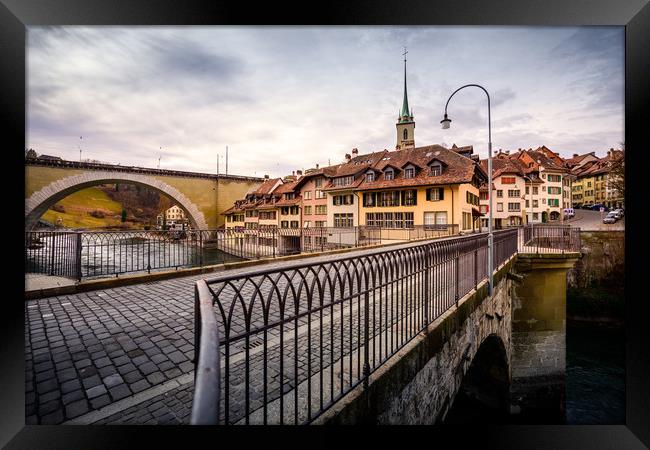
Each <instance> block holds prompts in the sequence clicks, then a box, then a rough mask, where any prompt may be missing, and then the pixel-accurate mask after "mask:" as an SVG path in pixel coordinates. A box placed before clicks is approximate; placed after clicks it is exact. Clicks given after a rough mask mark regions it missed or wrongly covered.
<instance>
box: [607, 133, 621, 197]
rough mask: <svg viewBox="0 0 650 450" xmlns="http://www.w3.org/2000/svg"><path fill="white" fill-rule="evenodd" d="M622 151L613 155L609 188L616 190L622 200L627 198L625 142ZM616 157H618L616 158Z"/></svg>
mask: <svg viewBox="0 0 650 450" xmlns="http://www.w3.org/2000/svg"><path fill="white" fill-rule="evenodd" d="M621 148H622V150H621V151H620V152H616V153H612V158H611V161H610V171H609V186H610V187H611V189H615V190H616V191H617V192H618V194H619V197H620V198H623V199H624V198H625V142H622V143H621ZM614 155H616V156H614Z"/></svg>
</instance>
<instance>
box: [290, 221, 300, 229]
mask: <svg viewBox="0 0 650 450" xmlns="http://www.w3.org/2000/svg"><path fill="white" fill-rule="evenodd" d="M299 226H300V225H299V222H298V221H297V220H292V221H291V228H298V227H299Z"/></svg>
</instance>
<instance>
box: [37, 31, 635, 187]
mask: <svg viewBox="0 0 650 450" xmlns="http://www.w3.org/2000/svg"><path fill="white" fill-rule="evenodd" d="M402 46H407V48H408V94H409V105H410V106H411V108H412V109H413V112H414V115H415V123H416V129H415V140H416V145H417V146H422V145H429V144H442V145H449V146H450V145H451V144H452V143H456V144H457V145H459V146H462V145H473V146H474V149H475V151H478V153H479V154H481V156H482V157H485V156H487V107H486V99H485V94H484V93H483V92H482V91H480V90H479V89H475V88H469V89H465V90H463V91H462V92H460V93H459V94H457V95H456V96H454V98H453V99H452V101H451V103H450V105H449V117H450V118H451V119H452V120H453V122H452V126H451V128H450V129H449V130H442V129H441V128H440V123H439V122H440V120H441V119H442V114H443V111H444V105H445V102H446V100H447V98H448V97H449V95H450V94H451V93H452V92H453V91H454V90H455V89H456V88H458V87H460V86H462V85H463V84H467V83H476V84H481V85H483V86H484V87H485V88H487V89H488V91H489V92H490V95H491V98H492V122H493V123H492V137H493V148H494V150H497V149H499V148H503V149H504V150H506V149H508V150H515V151H516V150H517V149H518V148H529V147H532V148H535V147H538V146H540V145H546V146H547V147H549V148H550V149H552V150H554V151H559V152H560V154H561V155H563V156H569V157H570V156H571V155H572V154H573V153H584V152H590V151H595V152H596V154H597V155H598V156H603V155H605V153H606V151H607V150H608V149H609V148H610V147H615V148H618V147H620V143H621V142H622V141H623V140H624V91H623V87H624V29H623V27H579V28H576V27H571V28H569V27H361V26H356V27H231V26H228V27H223V26H219V27H212V26H211V27H30V28H29V29H28V34H27V70H28V75H27V88H28V98H27V147H28V148H29V147H31V148H34V149H35V150H36V151H37V152H38V153H39V154H40V153H46V154H51V155H58V156H61V157H63V158H64V159H71V160H78V159H79V147H80V146H81V149H82V150H83V152H82V157H83V158H84V159H86V158H91V159H96V160H100V161H103V162H110V163H120V164H122V165H138V166H145V167H157V165H158V158H159V156H160V157H161V160H160V167H161V168H165V169H177V170H190V171H198V172H211V173H214V172H215V171H216V166H217V157H218V155H219V154H220V155H221V163H220V168H221V171H222V172H223V171H224V170H225V163H224V158H223V156H224V153H225V147H226V145H227V146H228V147H229V169H228V172H229V173H231V174H240V175H257V176H261V175H263V174H269V175H271V176H280V175H285V174H287V173H289V172H291V171H292V170H296V169H306V168H309V167H313V166H314V165H315V164H316V163H319V164H321V165H325V164H327V163H328V162H331V163H332V164H335V163H338V162H341V161H342V160H343V158H344V155H345V153H348V152H350V150H351V149H352V148H353V147H357V148H358V149H359V152H360V153H365V152H371V151H377V150H383V149H384V148H387V149H390V150H392V149H394V147H395V139H396V131H395V122H396V119H397V113H398V110H399V108H400V106H401V102H402V92H403V60H402V52H403V48H402ZM80 136H83V139H80V138H79V137H80ZM161 147H162V149H161Z"/></svg>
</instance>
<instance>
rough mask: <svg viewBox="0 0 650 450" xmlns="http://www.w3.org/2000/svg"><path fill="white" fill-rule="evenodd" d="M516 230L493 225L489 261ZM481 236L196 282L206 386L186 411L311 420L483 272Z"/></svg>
mask: <svg viewBox="0 0 650 450" xmlns="http://www.w3.org/2000/svg"><path fill="white" fill-rule="evenodd" d="M520 241H521V238H520V230H519V229H509V230H501V231H496V232H495V233H494V266H495V267H499V265H501V264H503V263H504V262H506V261H507V260H508V259H509V258H510V257H512V256H513V255H514V254H515V253H516V252H517V250H518V244H519V243H520ZM487 242H488V236H487V234H486V233H480V234H471V235H467V236H462V237H452V238H445V239H439V240H434V241H427V242H425V243H407V244H403V245H399V246H396V247H392V248H390V249H385V248H384V249H368V250H367V251H366V252H364V253H363V254H361V255H355V256H349V255H348V256H346V255H338V256H332V257H331V258H328V259H327V260H326V261H323V260H320V261H319V262H316V263H314V262H310V263H305V262H296V263H285V264H282V265H281V267H273V268H266V269H252V270H249V271H246V272H244V273H239V274H237V275H227V274H225V275H221V276H217V277H214V278H210V279H206V280H201V281H198V282H197V284H196V291H195V293H196V295H195V305H196V307H195V323H196V327H197V332H196V333H195V336H196V342H195V354H196V355H197V357H196V361H195V364H196V372H195V373H196V379H195V389H196V392H197V393H198V392H201V393H203V392H211V394H209V395H208V396H203V395H202V396H197V395H195V397H194V398H195V404H194V408H193V413H192V419H191V422H192V423H193V424H199V423H201V424H205V423H220V424H302V423H310V422H312V421H313V420H314V419H315V418H317V417H318V416H319V415H321V414H322V413H323V412H324V411H326V410H327V409H328V408H330V407H331V406H332V405H334V404H335V403H336V402H337V401H338V400H340V399H341V398H342V397H343V396H345V395H346V394H347V393H348V392H350V391H351V390H352V389H354V388H355V387H357V386H359V385H363V386H365V387H367V385H368V382H369V376H370V375H371V374H372V373H373V372H374V371H375V370H376V369H377V368H379V367H380V366H381V365H382V364H384V363H385V362H386V361H387V360H388V359H389V358H390V357H391V356H393V355H395V354H396V353H397V352H398V351H399V350H400V349H401V348H403V347H404V346H405V345H406V344H407V343H408V342H410V341H411V340H412V339H413V338H414V337H415V336H416V335H417V334H418V333H420V332H421V331H422V330H424V329H425V328H426V327H427V326H428V324H430V323H431V322H432V321H434V320H435V319H436V318H438V317H440V315H442V314H443V313H444V312H445V311H447V310H448V309H449V308H451V307H452V306H454V305H457V304H458V301H459V299H460V298H462V297H463V296H464V295H466V294H467V293H469V292H471V291H472V290H474V289H476V288H477V287H478V285H479V283H481V282H482V281H483V280H485V279H486V278H487ZM206 305H211V308H210V307H207V306H206ZM215 319H216V320H215ZM206 368H209V369H206Z"/></svg>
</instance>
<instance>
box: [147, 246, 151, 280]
mask: <svg viewBox="0 0 650 450" xmlns="http://www.w3.org/2000/svg"><path fill="white" fill-rule="evenodd" d="M147 273H151V240H149V239H147Z"/></svg>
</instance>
